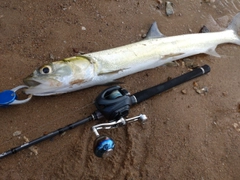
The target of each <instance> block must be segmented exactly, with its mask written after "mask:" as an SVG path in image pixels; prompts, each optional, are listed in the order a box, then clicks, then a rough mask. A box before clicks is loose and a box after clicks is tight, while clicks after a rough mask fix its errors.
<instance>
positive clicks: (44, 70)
mask: <svg viewBox="0 0 240 180" xmlns="http://www.w3.org/2000/svg"><path fill="white" fill-rule="evenodd" d="M39 72H40V73H41V74H50V73H52V68H51V67H50V66H48V65H47V66H43V67H41V68H40V69H39Z"/></svg>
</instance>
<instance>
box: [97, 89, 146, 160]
mask: <svg viewBox="0 0 240 180" xmlns="http://www.w3.org/2000/svg"><path fill="white" fill-rule="evenodd" d="M136 103H137V101H136V98H135V97H134V96H131V95H130V93H129V92H128V91H127V90H125V89H123V88H121V87H120V86H113V87H110V88H108V89H106V90H104V91H103V92H102V93H101V94H99V96H98V97H97V98H96V100H95V106H96V108H97V110H98V111H99V112H100V114H101V115H103V116H104V117H105V118H106V119H107V120H109V122H108V123H102V124H98V125H95V126H93V127H92V130H93V132H94V133H95V135H96V136H97V139H96V140H95V142H94V154H95V155H96V156H97V157H105V156H108V155H109V154H111V152H112V151H113V149H114V147H115V143H114V141H113V139H111V138H110V137H107V136H100V135H99V133H98V130H100V129H113V128H118V127H120V126H124V125H126V124H127V123H129V122H134V121H137V120H141V121H142V122H143V121H145V120H146V119H147V117H146V116H145V115H139V116H136V117H133V118H130V119H125V117H126V116H127V115H128V113H129V109H130V106H131V105H133V104H136Z"/></svg>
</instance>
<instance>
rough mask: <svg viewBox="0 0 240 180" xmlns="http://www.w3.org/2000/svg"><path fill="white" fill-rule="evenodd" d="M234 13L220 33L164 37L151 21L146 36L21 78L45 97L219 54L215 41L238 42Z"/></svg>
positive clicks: (239, 16) (239, 23)
mask: <svg viewBox="0 0 240 180" xmlns="http://www.w3.org/2000/svg"><path fill="white" fill-rule="evenodd" d="M239 29H240V13H238V14H237V15H236V16H235V17H234V18H233V20H232V22H231V23H230V24H229V26H228V27H227V28H226V30H224V31H221V32H209V33H197V34H186V35H178V36H172V37H166V36H164V35H163V34H162V33H161V32H160V31H159V30H158V27H157V24H156V23H153V24H152V26H151V28H150V29H149V31H148V33H147V37H146V38H145V39H144V40H142V41H140V42H136V43H133V44H129V45H125V46H121V47H117V48H113V49H108V50H104V51H99V52H94V53H88V54H85V55H82V56H76V57H70V58H66V59H63V60H61V61H56V62H53V63H50V64H47V65H44V66H42V67H40V68H38V69H37V70H35V71H34V72H33V73H32V74H31V75H29V76H28V77H26V78H25V79H24V83H25V84H26V85H27V86H29V88H28V89H26V91H25V92H26V94H32V95H35V96H48V95H55V94H62V93H67V92H72V91H76V90H80V89H84V88H88V87H91V86H95V85H101V84H106V83H109V82H112V81H114V80H116V79H119V78H121V77H124V76H127V75H130V74H133V73H136V72H139V71H143V70H146V69H151V68H155V67H158V66H161V65H163V64H166V63H169V62H172V61H174V60H178V59H182V58H185V57H188V56H192V55H196V54H201V53H204V54H209V55H212V56H216V57H220V55H219V54H218V53H217V52H216V51H215V48H216V47H217V45H219V44H223V43H234V44H237V45H240V37H239V36H238V34H237V32H238V30H239Z"/></svg>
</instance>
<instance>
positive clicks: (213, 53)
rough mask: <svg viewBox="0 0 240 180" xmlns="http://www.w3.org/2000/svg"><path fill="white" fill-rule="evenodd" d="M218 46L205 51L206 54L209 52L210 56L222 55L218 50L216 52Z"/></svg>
mask: <svg viewBox="0 0 240 180" xmlns="http://www.w3.org/2000/svg"><path fill="white" fill-rule="evenodd" d="M215 49H216V47H213V48H210V49H208V50H207V51H206V52H204V53H205V54H208V55H210V56H215V57H221V56H220V55H219V54H218V53H217V52H216V50H215Z"/></svg>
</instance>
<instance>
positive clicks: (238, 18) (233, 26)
mask: <svg viewBox="0 0 240 180" xmlns="http://www.w3.org/2000/svg"><path fill="white" fill-rule="evenodd" d="M226 30H233V31H234V34H235V35H236V40H235V41H234V43H235V44H238V45H240V36H239V32H240V13H237V14H236V15H235V16H234V17H233V19H232V22H231V23H230V24H229V25H228V27H227V29H226Z"/></svg>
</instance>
